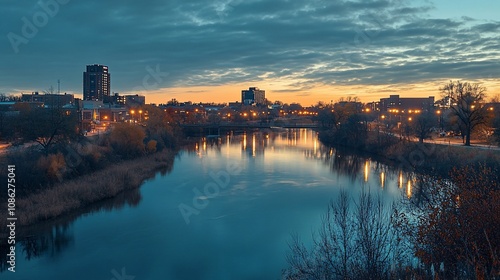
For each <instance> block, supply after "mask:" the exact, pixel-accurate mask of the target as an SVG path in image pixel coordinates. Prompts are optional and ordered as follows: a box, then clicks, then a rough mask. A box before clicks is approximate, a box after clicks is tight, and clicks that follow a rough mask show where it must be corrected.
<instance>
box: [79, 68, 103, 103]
mask: <svg viewBox="0 0 500 280" xmlns="http://www.w3.org/2000/svg"><path fill="white" fill-rule="evenodd" d="M109 95H110V74H109V72H108V66H104V65H99V64H94V65H87V71H85V72H83V100H94V101H104V102H108V101H109Z"/></svg>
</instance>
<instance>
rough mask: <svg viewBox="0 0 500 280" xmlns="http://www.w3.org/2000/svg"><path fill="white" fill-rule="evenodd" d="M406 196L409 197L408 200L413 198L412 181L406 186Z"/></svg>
mask: <svg viewBox="0 0 500 280" xmlns="http://www.w3.org/2000/svg"><path fill="white" fill-rule="evenodd" d="M406 196H408V198H411V181H410V180H408V185H407V186H406Z"/></svg>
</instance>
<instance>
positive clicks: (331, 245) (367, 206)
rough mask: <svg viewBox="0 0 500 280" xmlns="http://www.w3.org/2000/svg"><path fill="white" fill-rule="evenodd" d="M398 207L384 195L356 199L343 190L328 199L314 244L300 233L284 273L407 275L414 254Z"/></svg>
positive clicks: (290, 275) (354, 276) (338, 276)
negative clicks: (400, 227)
mask: <svg viewBox="0 0 500 280" xmlns="http://www.w3.org/2000/svg"><path fill="white" fill-rule="evenodd" d="M393 213H394V210H393V208H391V207H389V206H388V205H384V204H383V202H382V201H381V198H380V197H379V198H373V197H372V196H371V195H370V194H369V193H362V194H361V195H360V196H359V198H358V200H357V201H355V202H354V205H353V204H352V203H351V200H350V198H349V197H348V195H347V194H346V193H345V192H341V194H340V196H339V198H338V199H337V201H331V202H330V204H329V205H328V211H327V213H326V215H325V216H324V217H323V219H322V224H321V228H320V230H319V232H318V234H317V235H316V236H315V237H314V240H313V246H312V248H307V247H306V246H305V245H304V244H303V243H302V242H300V240H299V238H298V237H294V239H293V241H292V242H291V243H290V245H289V246H290V250H291V252H290V253H289V255H288V256H287V262H288V264H289V268H288V269H286V270H284V272H283V276H284V279H391V278H392V279H399V278H404V277H405V275H403V274H404V270H405V269H404V267H405V266H406V264H407V263H408V262H407V260H408V259H407V258H406V257H405V256H407V255H406V252H405V250H404V246H402V243H403V241H402V239H401V238H400V233H399V232H398V231H397V230H396V227H395V224H394V223H393V221H394V219H393V218H394V216H393V215H392V214H393ZM398 272H399V273H398ZM400 273H403V274H400Z"/></svg>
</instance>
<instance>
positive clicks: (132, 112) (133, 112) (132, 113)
mask: <svg viewBox="0 0 500 280" xmlns="http://www.w3.org/2000/svg"><path fill="white" fill-rule="evenodd" d="M130 114H131V115H132V122H135V120H134V114H135V110H130Z"/></svg>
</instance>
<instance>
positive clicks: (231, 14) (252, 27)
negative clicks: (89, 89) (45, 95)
mask: <svg viewBox="0 0 500 280" xmlns="http://www.w3.org/2000/svg"><path fill="white" fill-rule="evenodd" d="M54 1H61V2H62V0H40V1H38V0H37V1H34V0H26V1H13V0H8V1H5V2H6V3H4V4H3V7H2V10H1V11H0V17H1V18H2V24H1V25H0V34H2V35H3V37H2V38H3V39H2V40H1V41H0V50H1V56H2V62H3V63H2V64H1V65H0V67H1V68H2V69H1V72H2V75H0V91H7V92H8V91H14V90H17V89H26V90H29V89H37V90H43V89H46V88H48V87H49V86H50V85H54V84H55V83H56V81H57V79H61V80H62V88H63V89H64V90H65V91H73V92H76V93H79V92H81V90H82V89H81V84H82V81H81V80H82V72H83V71H84V69H85V65H86V64H92V63H101V64H106V65H109V67H110V71H111V73H112V90H113V91H130V90H132V89H137V88H140V87H141V86H142V84H143V79H144V77H145V76H147V75H148V74H149V72H148V70H147V69H148V67H149V69H151V68H156V67H159V68H160V69H161V71H162V72H165V73H168V75H163V76H162V78H161V80H160V81H159V83H158V85H157V86H158V87H173V86H186V85H220V84H226V83H236V82H245V81H255V80H256V79H258V77H263V76H265V77H269V78H274V79H287V80H294V81H296V82H292V83H291V84H290V85H289V88H288V89H283V91H288V92H290V89H291V90H292V91H294V90H296V91H298V90H308V89H312V88H314V86H315V85H318V84H324V85H331V84H339V85H380V84H387V83H394V84H405V83H418V82H428V81H432V80H435V79H443V78H448V77H462V78H464V79H480V78H483V77H489V78H495V77H498V76H499V75H500V74H497V73H498V71H496V70H497V69H498V66H499V64H500V56H499V50H500V48H499V43H498V42H499V39H500V38H499V37H500V35H499V33H498V31H499V28H500V22H498V21H488V22H484V21H479V20H475V19H472V18H470V17H467V16H465V15H464V17H462V18H459V19H447V18H429V16H428V15H427V13H428V12H429V11H431V10H432V9H433V7H432V5H430V4H428V3H427V2H425V1H423V2H422V3H420V4H415V2H412V3H410V1H405V0H371V1H361V0H359V1H347V0H341V1H326V0H324V1H323V0H313V1H310V0H308V1H306V0H295V1H291V0H275V1H264V0H256V1H255V0H254V1H252V0H250V1H231V0H225V1H222V0H221V1H201V0H196V1H164V0H150V1H147V2H140V1H132V0H127V1H123V0H120V1H118V0H110V1H97V0H88V1H75V0H70V1H69V2H68V3H67V4H64V5H60V6H59V10H58V11H57V12H55V13H54V14H53V15H47V19H48V20H47V22H46V24H43V26H40V27H38V28H37V29H38V30H37V32H35V34H34V35H33V36H31V37H32V38H26V39H25V40H26V41H25V42H27V43H20V44H19V45H18V46H17V48H18V50H19V52H18V53H16V52H15V50H14V48H13V47H12V44H11V42H10V41H9V37H8V34H12V33H15V34H16V35H18V36H23V34H22V28H23V25H24V22H23V18H26V19H27V20H28V21H30V22H31V23H33V21H34V20H35V21H36V20H40V19H43V18H40V14H43V13H44V9H43V8H42V7H41V6H40V4H39V3H49V2H52V3H53V2H54ZM45 13H46V12H45ZM37 16H38V17H39V18H38V19H37ZM492 75H493V76H492ZM307 94H309V93H307Z"/></svg>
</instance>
